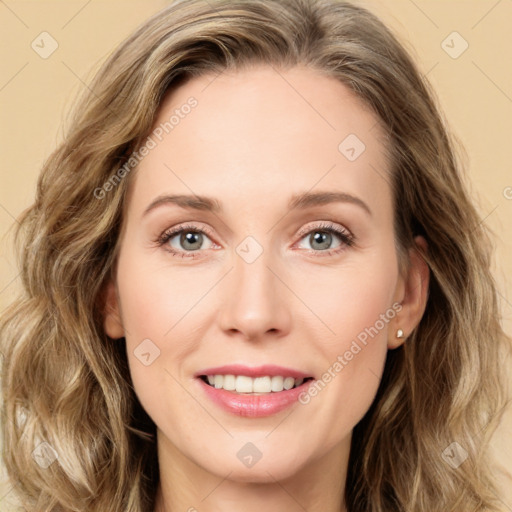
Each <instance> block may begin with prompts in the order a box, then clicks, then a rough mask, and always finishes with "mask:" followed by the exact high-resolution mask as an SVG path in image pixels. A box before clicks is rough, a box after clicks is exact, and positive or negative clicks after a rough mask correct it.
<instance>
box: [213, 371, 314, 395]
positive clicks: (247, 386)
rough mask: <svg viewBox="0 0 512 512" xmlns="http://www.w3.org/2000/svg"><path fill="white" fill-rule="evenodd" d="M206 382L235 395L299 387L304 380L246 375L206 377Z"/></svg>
mask: <svg viewBox="0 0 512 512" xmlns="http://www.w3.org/2000/svg"><path fill="white" fill-rule="evenodd" d="M207 377H208V382H209V383H210V384H211V385H212V386H214V387H216V388H217V389H220V388H223V389H225V390H226V391H236V392H237V393H270V392H271V391H274V392H278V391H283V389H292V388H293V387H294V386H295V387H297V386H300V385H301V384H302V383H303V382H304V379H294V378H293V377H281V376H275V377H256V378H254V379H253V378H252V377H247V376H246V375H208V376H207Z"/></svg>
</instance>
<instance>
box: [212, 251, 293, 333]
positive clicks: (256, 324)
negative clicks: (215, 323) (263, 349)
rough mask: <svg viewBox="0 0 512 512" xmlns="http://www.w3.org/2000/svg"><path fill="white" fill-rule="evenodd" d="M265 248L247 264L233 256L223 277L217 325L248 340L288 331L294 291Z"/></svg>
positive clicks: (238, 257) (237, 256) (224, 330)
mask: <svg viewBox="0 0 512 512" xmlns="http://www.w3.org/2000/svg"><path fill="white" fill-rule="evenodd" d="M271 260H272V258H271V257H270V255H269V254H268V253H267V252H266V251H264V252H263V253H262V254H261V255H260V256H259V257H258V258H257V259H256V260H255V261H253V262H251V263H248V262H247V261H245V260H244V259H243V258H242V257H240V256H239V255H238V254H235V255H234V266H233V267H234V268H233V269H232V270H231V272H230V273H229V275H228V276H226V283H225V290H224V293H223V294H221V295H222V298H221V311H220V313H219V319H220V320H219V321H220V327H221V329H222V330H223V332H226V333H230V334H231V335H232V334H233V333H240V336H242V337H243V338H246V339H248V340H262V339H264V338H265V337H269V336H272V337H281V336H284V335H286V334H287V333H288V332H289V331H290V327H291V312H290V309H289V301H290V298H291V297H292V296H293V294H292V293H291V292H290V291H289V290H288V288H287V287H286V285H285V284H284V283H283V281H286V280H285V279H284V276H282V275H279V274H280V272H279V271H276V269H277V268H278V265H277V264H276V261H275V260H272V261H271Z"/></svg>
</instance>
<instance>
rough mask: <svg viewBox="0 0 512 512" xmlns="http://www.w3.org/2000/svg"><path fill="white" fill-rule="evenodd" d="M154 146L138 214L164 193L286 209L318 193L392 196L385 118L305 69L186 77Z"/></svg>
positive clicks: (142, 171) (141, 182)
mask: <svg viewBox="0 0 512 512" xmlns="http://www.w3.org/2000/svg"><path fill="white" fill-rule="evenodd" d="M192 105H193V106H192ZM150 138H151V140H152V141H153V143H154V147H153V148H152V149H151V150H150V151H149V152H148V154H147V155H146V156H145V157H144V158H143V159H142V160H141V162H140V163H139V165H138V167H137V172H136V173H135V175H134V181H133V182H132V184H131V185H132V191H131V194H130V196H131V200H133V202H134V205H133V207H134V208H136V209H137V210H138V211H142V209H143V208H144V206H145V205H147V202H148V201H150V200H151V199H154V197H155V196H156V195H158V194H161V193H163V192H166V193H171V192H172V193H175V194H176V193H182V194H198V195H207V196H215V197H220V198H222V197H228V196H229V197H230V198H231V197H232V196H233V198H239V199H240V198H241V197H245V198H247V199H250V198H254V197H260V198H266V199H267V200H270V199H272V198H273V196H275V195H276V194H277V193H279V194H280V195H281V196H283V192H285V191H287V192H286V194H285V195H286V197H283V201H284V200H285V199H288V197H289V196H290V195H292V194H293V193H298V192H303V191H304V190H310V189H313V188H315V187H316V188H319V189H322V190H330V189H332V190H335V189H336V190H343V191H345V192H349V193H355V194H360V195H364V196H365V197H366V198H368V200H369V201H372V196H382V194H388V195H389V190H386V189H389V184H388V179H387V176H386V175H387V173H388V171H389V163H388V157H387V143H386V140H385V137H384V131H383V130H382V128H381V125H380V122H379V119H378V117H377V116H376V115H375V114H374V113H373V112H372V111H371V110H370V109H369V108H368V107H367V106H366V105H365V104H364V103H363V102H362V101H361V100H360V99H359V98H358V97H357V96H356V95H355V93H353V92H352V91H351V90H350V89H348V87H346V86H345V85H344V84H342V83H341V82H340V81H339V80H337V79H335V78H333V77H328V76H325V75H323V74H321V73H320V72H318V71H315V70H312V69H308V68H300V67H297V68H293V69H289V70H278V69H274V68H272V67H269V66H256V67H252V68H248V69H245V70H241V71H236V72H235V71H230V72H223V73H221V74H220V75H215V74H207V75H203V76H200V77H195V78H192V79H189V80H188V81H186V82H185V83H183V84H182V85H180V86H179V87H177V88H175V89H173V90H171V91H170V92H169V93H168V94H167V95H166V96H165V97H164V100H163V101H162V104H161V105H160V108H159V110H158V112H157V116H156V118H155V122H154V126H153V131H152V133H151V135H150ZM152 145H153V144H152ZM238 206H239V207H243V206H244V205H243V204H239V205H238ZM258 206H263V205H258Z"/></svg>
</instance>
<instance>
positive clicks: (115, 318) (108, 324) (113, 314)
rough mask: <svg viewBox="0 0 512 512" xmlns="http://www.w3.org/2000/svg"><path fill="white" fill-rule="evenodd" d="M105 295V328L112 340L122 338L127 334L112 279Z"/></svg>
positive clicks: (107, 285) (105, 290) (106, 287)
mask: <svg viewBox="0 0 512 512" xmlns="http://www.w3.org/2000/svg"><path fill="white" fill-rule="evenodd" d="M103 294H104V300H103V328H104V330H105V332H106V333H107V335H108V336H110V337H111V338H113V339H118V338H122V337H124V335H125V334H124V328H123V323H122V319H121V308H120V307H119V295H118V293H117V287H116V285H115V282H114V281H113V280H112V279H111V280H109V281H108V283H107V284H106V286H105V289H104V292H103Z"/></svg>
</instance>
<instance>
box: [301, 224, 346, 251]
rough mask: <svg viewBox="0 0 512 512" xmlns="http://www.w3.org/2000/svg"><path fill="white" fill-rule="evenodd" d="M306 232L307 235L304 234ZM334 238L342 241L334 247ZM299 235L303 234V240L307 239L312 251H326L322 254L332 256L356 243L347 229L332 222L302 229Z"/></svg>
mask: <svg viewBox="0 0 512 512" xmlns="http://www.w3.org/2000/svg"><path fill="white" fill-rule="evenodd" d="M304 234H306V236H303V235H304ZM333 235H334V239H336V238H338V240H340V241H341V242H339V243H338V245H337V246H335V247H334V248H333V247H332V243H333ZM299 236H303V238H302V240H304V239H306V240H307V241H308V243H309V245H310V247H311V249H309V250H310V251H313V252H315V253H324V254H322V255H321V256H330V255H332V254H337V253H339V252H341V251H343V250H345V249H346V248H347V247H351V246H352V245H353V244H354V241H355V237H354V236H353V235H352V233H350V232H349V231H348V230H347V229H345V228H342V227H338V226H337V225H336V224H333V223H331V222H324V223H322V224H320V225H318V226H315V227H314V228H313V229H311V228H310V229H308V230H306V231H301V233H300V234H299Z"/></svg>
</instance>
